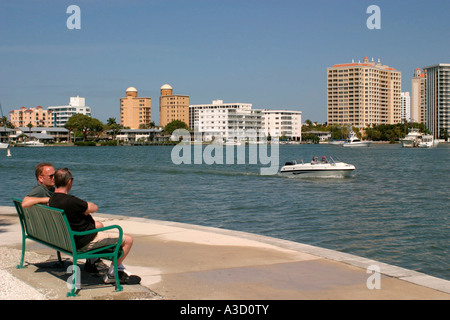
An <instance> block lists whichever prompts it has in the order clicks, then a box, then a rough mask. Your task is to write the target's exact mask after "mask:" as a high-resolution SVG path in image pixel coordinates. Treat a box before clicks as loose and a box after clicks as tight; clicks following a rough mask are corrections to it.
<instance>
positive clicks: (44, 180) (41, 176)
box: [35, 162, 55, 189]
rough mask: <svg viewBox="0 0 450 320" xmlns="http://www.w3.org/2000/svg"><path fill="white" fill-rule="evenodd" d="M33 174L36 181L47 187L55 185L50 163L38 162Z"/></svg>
mask: <svg viewBox="0 0 450 320" xmlns="http://www.w3.org/2000/svg"><path fill="white" fill-rule="evenodd" d="M35 175H36V180H37V181H38V183H39V184H42V185H43V186H44V187H46V188H47V189H51V188H53V186H54V185H55V181H54V180H53V177H54V175H55V168H53V165H52V164H51V163H45V162H43V163H39V164H38V165H37V166H36V171H35Z"/></svg>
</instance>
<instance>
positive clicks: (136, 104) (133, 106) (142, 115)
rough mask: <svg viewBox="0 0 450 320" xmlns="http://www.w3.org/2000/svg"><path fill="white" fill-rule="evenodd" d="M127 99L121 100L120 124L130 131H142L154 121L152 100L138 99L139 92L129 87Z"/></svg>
mask: <svg viewBox="0 0 450 320" xmlns="http://www.w3.org/2000/svg"><path fill="white" fill-rule="evenodd" d="M125 94H126V97H125V98H121V99H120V124H121V125H122V126H124V127H125V128H129V129H140V128H142V126H148V125H150V122H151V121H152V118H151V111H152V99H151V98H143V97H138V91H137V89H136V88H134V87H129V88H128V89H127V90H126V92H125Z"/></svg>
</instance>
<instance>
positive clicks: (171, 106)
mask: <svg viewBox="0 0 450 320" xmlns="http://www.w3.org/2000/svg"><path fill="white" fill-rule="evenodd" d="M174 120H180V121H183V122H184V123H186V124H187V125H188V126H189V96H186V95H174V94H173V88H172V87H171V86H170V85H168V84H165V85H163V86H162V87H161V96H160V97H159V125H160V126H162V127H165V126H166V125H167V124H168V123H170V122H172V121H174Z"/></svg>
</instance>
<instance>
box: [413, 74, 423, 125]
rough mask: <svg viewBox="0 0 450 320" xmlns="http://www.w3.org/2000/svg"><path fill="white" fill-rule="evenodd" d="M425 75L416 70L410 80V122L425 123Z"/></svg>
mask: <svg viewBox="0 0 450 320" xmlns="http://www.w3.org/2000/svg"><path fill="white" fill-rule="evenodd" d="M426 83H427V73H426V71H425V70H424V71H421V70H420V69H419V68H417V69H416V70H415V71H414V76H413V78H412V80H411V122H417V123H426V113H425V110H426V92H425V90H426Z"/></svg>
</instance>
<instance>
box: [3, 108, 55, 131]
mask: <svg viewBox="0 0 450 320" xmlns="http://www.w3.org/2000/svg"><path fill="white" fill-rule="evenodd" d="M9 119H10V121H11V123H12V124H13V125H14V127H16V128H18V127H26V126H27V125H28V124H31V125H32V126H33V127H50V126H51V125H52V111H51V110H44V108H42V107H41V106H37V107H36V108H29V109H27V108H25V107H22V108H20V109H18V110H12V111H10V112H9Z"/></svg>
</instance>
